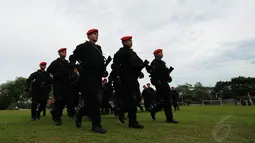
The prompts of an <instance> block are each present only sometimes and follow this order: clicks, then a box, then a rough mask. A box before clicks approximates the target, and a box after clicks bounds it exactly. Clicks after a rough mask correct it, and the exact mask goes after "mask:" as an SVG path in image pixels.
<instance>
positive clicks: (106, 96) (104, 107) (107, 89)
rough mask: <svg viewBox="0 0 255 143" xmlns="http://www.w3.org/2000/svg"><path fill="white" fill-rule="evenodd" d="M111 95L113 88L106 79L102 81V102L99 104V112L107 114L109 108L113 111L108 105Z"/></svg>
mask: <svg viewBox="0 0 255 143" xmlns="http://www.w3.org/2000/svg"><path fill="white" fill-rule="evenodd" d="M112 96H113V88H112V86H111V83H109V82H107V80H104V81H103V98H102V104H101V114H104V115H108V114H109V110H111V113H112V112H113V108H112V107H111V105H110V103H109V102H110V100H111V98H112Z"/></svg>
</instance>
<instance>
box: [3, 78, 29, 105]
mask: <svg viewBox="0 0 255 143" xmlns="http://www.w3.org/2000/svg"><path fill="white" fill-rule="evenodd" d="M25 83H26V79H25V78H23V77H18V78H16V79H15V80H14V81H7V82H6V83H4V84H2V85H0V109H2V110H3V109H7V108H8V106H9V105H10V104H11V103H17V102H18V101H19V100H20V99H22V98H28V96H27V95H26V94H25V93H24V88H25Z"/></svg>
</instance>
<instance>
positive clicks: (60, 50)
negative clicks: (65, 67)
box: [58, 48, 66, 52]
mask: <svg viewBox="0 0 255 143" xmlns="http://www.w3.org/2000/svg"><path fill="white" fill-rule="evenodd" d="M62 51H66V48H60V49H59V50H58V52H62Z"/></svg>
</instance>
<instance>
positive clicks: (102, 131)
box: [91, 125, 107, 134]
mask: <svg viewBox="0 0 255 143" xmlns="http://www.w3.org/2000/svg"><path fill="white" fill-rule="evenodd" d="M91 130H92V132H95V133H100V134H105V133H106V132H107V131H106V129H104V128H102V126H101V125H94V126H92V129H91Z"/></svg>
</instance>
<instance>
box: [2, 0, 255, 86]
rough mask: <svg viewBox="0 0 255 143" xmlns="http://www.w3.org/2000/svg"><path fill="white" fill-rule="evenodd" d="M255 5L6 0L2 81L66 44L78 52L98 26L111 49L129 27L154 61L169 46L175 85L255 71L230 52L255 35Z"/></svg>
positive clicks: (215, 0) (209, 0)
mask: <svg viewBox="0 0 255 143" xmlns="http://www.w3.org/2000/svg"><path fill="white" fill-rule="evenodd" d="M254 13H255V2H254V1H253V0H246V1H242V0H224V1H219V0H192V1H187V0H171V1H169V0H161V1H152V0H151V1H135V0H131V1H120V0H107V1H103V0H90V1H83V0H75V1H70V0H55V1H54V0H46V1H32V0H24V1H18V0H10V1H4V2H3V1H1V2H0V17H1V22H0V30H1V33H0V38H1V39H2V40H1V43H0V58H1V59H0V64H1V67H3V68H1V75H0V76H1V77H0V82H4V81H6V80H8V79H13V78H15V76H28V75H29V74H30V73H31V72H33V71H34V70H36V69H37V66H38V63H39V62H40V61H47V62H48V63H50V62H51V61H52V60H53V59H55V58H56V57H57V53H56V51H57V49H58V48H60V47H67V48H68V53H69V54H70V53H71V52H72V51H73V50H74V48H75V47H76V45H78V44H79V43H81V42H83V41H84V40H85V38H86V36H85V33H86V31H87V30H88V29H89V28H94V27H95V28H98V29H99V30H100V31H99V32H100V33H99V34H100V37H99V43H98V44H100V45H101V46H102V48H103V51H104V53H105V54H106V55H113V54H114V53H115V52H116V51H117V50H118V48H120V47H121V43H120V38H121V37H122V36H124V35H133V36H134V50H135V51H136V52H137V53H138V54H139V55H140V56H141V57H142V58H143V59H145V58H146V59H149V60H150V61H151V60H152V59H153V55H152V52H153V50H154V49H156V48H163V49H164V55H165V57H164V60H165V61H166V62H167V63H168V64H169V66H170V65H173V66H174V67H175V70H174V72H173V74H172V76H173V79H174V81H173V83H172V84H173V85H177V84H183V83H184V82H190V83H195V82H196V81H201V82H202V83H204V84H206V85H214V84H215V82H216V81H218V80H227V79H230V78H231V77H233V76H238V75H246V76H255V73H254V72H253V71H254V70H255V67H254V62H253V64H252V62H251V61H248V60H243V59H239V58H238V57H236V59H234V60H233V59H231V61H230V60H229V59H227V58H224V57H222V56H226V53H228V52H230V51H231V50H233V49H234V47H235V45H233V47H231V46H229V45H227V44H228V43H237V42H242V41H246V40H254V39H255V28H254V25H255V18H254ZM235 48H236V47H235ZM249 50H250V51H243V53H242V54H243V57H244V56H245V55H246V53H247V54H248V53H252V48H250V49H249ZM222 53H224V54H222ZM234 54H238V53H234ZM249 56H251V55H249ZM224 60H225V61H224ZM244 68H245V70H243V69H244ZM146 76H147V77H146V78H145V79H142V80H140V81H141V84H144V83H146V82H148V81H149V79H148V75H147V74H146Z"/></svg>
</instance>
